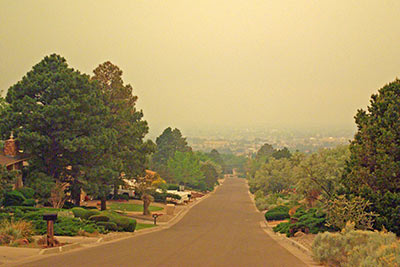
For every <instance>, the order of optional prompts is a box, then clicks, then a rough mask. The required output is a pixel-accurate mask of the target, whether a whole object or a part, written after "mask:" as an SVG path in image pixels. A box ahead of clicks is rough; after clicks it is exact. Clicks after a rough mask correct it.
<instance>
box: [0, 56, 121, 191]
mask: <svg viewBox="0 0 400 267" xmlns="http://www.w3.org/2000/svg"><path fill="white" fill-rule="evenodd" d="M6 100H7V102H8V103H9V111H8V112H7V114H6V116H4V117H3V118H1V121H0V124H1V125H7V126H9V128H8V129H7V131H6V132H3V133H2V134H3V135H8V134H9V132H10V131H11V130H13V131H14V133H15V135H16V136H17V138H18V140H19V144H20V146H21V148H22V149H23V150H24V152H25V153H29V154H30V155H32V158H31V160H30V167H31V169H35V173H31V175H29V176H28V178H27V179H28V184H29V179H35V177H33V176H32V175H37V174H38V173H40V175H41V177H43V176H45V177H47V178H45V180H52V181H54V182H70V183H73V182H74V181H76V180H77V179H79V177H81V176H82V173H84V172H85V170H86V168H87V167H88V164H89V163H90V164H93V161H92V160H91V159H92V157H93V156H92V155H95V154H96V153H98V150H99V149H103V148H104V146H105V144H109V143H110V142H104V140H108V139H110V138H112V137H113V133H112V131H111V132H110V130H109V129H107V128H105V127H104V123H105V121H108V120H107V119H106V118H107V116H108V114H109V111H108V108H107V107H106V106H105V105H104V102H103V99H102V98H101V91H100V90H99V88H98V86H97V85H96V84H95V83H94V82H91V81H90V79H89V76H87V75H84V74H81V73H80V72H79V71H76V70H74V69H72V68H69V67H68V65H67V63H66V60H65V59H64V58H62V57H61V56H59V55H56V54H52V55H50V56H46V57H45V58H44V59H43V60H42V61H41V62H39V63H38V64H37V65H35V66H34V67H33V69H32V70H31V71H29V72H28V73H27V74H26V75H25V76H24V77H23V78H22V80H21V81H19V82H17V83H16V84H15V85H13V86H11V87H10V88H9V90H8V92H7V97H6ZM2 129H4V128H2Z"/></svg>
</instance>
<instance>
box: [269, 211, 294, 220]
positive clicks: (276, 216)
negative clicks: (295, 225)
mask: <svg viewBox="0 0 400 267" xmlns="http://www.w3.org/2000/svg"><path fill="white" fill-rule="evenodd" d="M288 218H290V216H289V213H285V212H279V211H277V212H266V213H265V219H266V220H268V221H279V220H284V219H288Z"/></svg>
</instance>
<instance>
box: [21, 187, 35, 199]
mask: <svg viewBox="0 0 400 267" xmlns="http://www.w3.org/2000/svg"><path fill="white" fill-rule="evenodd" d="M17 191H18V192H21V194H22V195H23V196H24V197H25V198H26V199H29V198H33V196H34V195H35V190H33V189H32V188H30V187H22V188H19V189H17Z"/></svg>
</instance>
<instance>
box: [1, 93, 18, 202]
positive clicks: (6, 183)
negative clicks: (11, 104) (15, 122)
mask: <svg viewBox="0 0 400 267" xmlns="http://www.w3.org/2000/svg"><path fill="white" fill-rule="evenodd" d="M1 99H2V98H1V97H0V100H1ZM0 106H1V105H0ZM0 111H1V109H0ZM0 118H1V117H0ZM0 127H1V125H0ZM0 134H1V133H0ZM7 137H8V136H7ZM16 179H17V172H16V171H8V170H7V167H6V166H3V165H0V204H2V201H3V200H4V194H5V193H6V192H9V191H11V190H12V186H13V183H14V182H15V180H16Z"/></svg>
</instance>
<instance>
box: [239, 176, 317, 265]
mask: <svg viewBox="0 0 400 267" xmlns="http://www.w3.org/2000/svg"><path fill="white" fill-rule="evenodd" d="M246 184H247V186H248V188H249V185H248V180H246ZM247 192H248V193H249V196H250V199H251V201H252V202H253V204H254V208H255V209H256V210H257V212H259V213H261V214H263V213H262V212H261V211H259V210H258V209H257V207H256V203H255V199H254V195H253V194H252V193H251V192H250V190H248V191H247ZM263 218H264V220H263V221H262V222H260V227H261V228H262V229H263V230H264V232H265V233H266V234H267V235H268V236H270V237H271V238H272V239H274V240H275V241H277V242H278V243H279V241H281V242H285V243H287V244H288V245H289V246H292V247H294V248H296V249H298V250H299V251H300V252H301V253H303V254H304V255H305V256H307V258H309V259H303V262H304V263H306V264H307V265H309V266H320V265H318V264H317V263H316V262H314V260H313V259H312V252H311V251H310V250H309V249H308V248H306V247H304V246H303V245H302V244H300V243H299V242H297V241H294V240H292V239H290V238H288V237H287V236H286V235H283V234H281V233H275V232H274V231H273V230H272V228H271V227H270V226H269V225H268V221H267V220H265V217H264V216H263ZM304 260H306V261H307V262H305V261H304Z"/></svg>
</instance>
